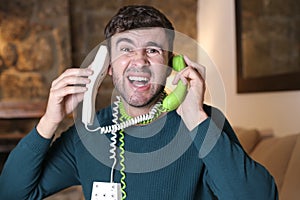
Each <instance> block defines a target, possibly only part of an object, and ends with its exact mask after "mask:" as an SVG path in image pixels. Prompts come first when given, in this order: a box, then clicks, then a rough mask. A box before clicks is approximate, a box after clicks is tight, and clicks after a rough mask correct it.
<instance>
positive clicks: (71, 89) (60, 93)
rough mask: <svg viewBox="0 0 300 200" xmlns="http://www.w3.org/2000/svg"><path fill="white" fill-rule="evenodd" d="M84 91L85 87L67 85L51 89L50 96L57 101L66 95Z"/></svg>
mask: <svg viewBox="0 0 300 200" xmlns="http://www.w3.org/2000/svg"><path fill="white" fill-rule="evenodd" d="M86 91H87V88H86V87H82V86H67V87H63V88H59V89H51V97H54V98H55V99H56V100H57V101H58V103H59V102H60V101H62V100H63V99H64V98H65V97H66V96H68V95H75V94H76V95H78V94H83V93H84V92H86Z"/></svg>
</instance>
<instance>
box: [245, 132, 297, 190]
mask: <svg viewBox="0 0 300 200" xmlns="http://www.w3.org/2000/svg"><path fill="white" fill-rule="evenodd" d="M296 140H297V135H289V136H285V137H271V138H266V139H263V140H261V141H260V142H259V144H258V145H257V146H256V147H255V149H254V150H253V152H251V154H250V156H251V157H252V158H253V159H254V160H256V161H257V162H259V163H261V164H262V165H263V166H265V167H266V168H267V169H268V170H269V172H270V173H271V174H272V175H273V176H274V178H275V180H276V184H277V187H278V190H279V191H280V189H281V187H282V185H283V180H284V177H285V174H286V171H287V168H288V165H289V161H290V158H291V155H292V152H293V149H294V146H295V143H296Z"/></svg>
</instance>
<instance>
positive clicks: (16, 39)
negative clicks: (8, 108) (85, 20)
mask: <svg viewBox="0 0 300 200" xmlns="http://www.w3.org/2000/svg"><path fill="white" fill-rule="evenodd" d="M0 5H1V7H0V72H1V74H0V99H1V101H2V102H3V101H19V100H21V101H31V102H32V101H40V100H45V99H46V98H47V94H48V91H47V90H48V89H49V83H50V82H51V81H52V79H53V78H54V77H56V76H57V74H58V73H60V72H61V71H62V70H63V68H65V67H66V66H70V65H71V57H70V53H71V52H70V38H69V37H70V34H69V33H70V32H69V15H68V13H69V12H68V11H69V9H68V1H67V0H55V1H45V0H43V1H35V0H26V1H21V0H10V1H5V0H0Z"/></svg>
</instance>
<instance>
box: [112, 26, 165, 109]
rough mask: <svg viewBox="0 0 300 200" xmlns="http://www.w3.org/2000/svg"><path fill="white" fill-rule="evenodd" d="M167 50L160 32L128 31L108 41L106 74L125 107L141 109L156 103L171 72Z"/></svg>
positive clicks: (146, 30)
mask: <svg viewBox="0 0 300 200" xmlns="http://www.w3.org/2000/svg"><path fill="white" fill-rule="evenodd" d="M168 48H169V44H168V39H167V36H166V33H165V31H164V29H163V28H151V29H136V30H130V31H126V32H122V33H118V34H116V35H114V36H113V37H112V38H111V61H112V63H111V68H110V69H109V74H110V75H112V78H113V83H114V85H115V87H116V89H117V91H118V92H119V93H120V94H121V96H122V98H123V99H124V100H125V102H126V103H128V104H129V105H131V106H134V107H143V106H147V105H151V103H153V101H154V100H156V99H157V95H159V93H160V92H161V91H162V90H163V88H164V86H165V82H166V77H167V76H168V74H169V72H170V69H169V68H168V67H167V64H168Z"/></svg>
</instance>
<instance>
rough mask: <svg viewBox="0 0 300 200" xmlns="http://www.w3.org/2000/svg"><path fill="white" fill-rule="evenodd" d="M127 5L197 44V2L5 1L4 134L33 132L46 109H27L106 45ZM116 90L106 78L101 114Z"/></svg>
mask: <svg viewBox="0 0 300 200" xmlns="http://www.w3.org/2000/svg"><path fill="white" fill-rule="evenodd" d="M128 4H146V5H152V6H155V7H157V8H158V9H159V10H161V11H162V12H164V13H165V14H166V15H167V16H168V17H169V19H170V20H171V21H172V22H173V23H174V26H175V28H176V30H177V31H179V32H182V33H184V34H186V35H187V36H189V37H191V38H194V39H196V38H197V25H196V13H197V1H196V0H177V1H172V0H166V1H159V0H154V1H142V0H139V1H134V0H115V1H105V0H52V1H46V0H26V1H23V0H9V1H7V0H0V118H2V119H3V117H4V118H7V119H6V120H2V119H0V127H1V128H0V133H2V132H14V131H15V130H17V131H19V130H20V131H21V132H24V131H25V132H26V131H27V130H28V129H30V128H31V127H32V124H34V123H35V122H36V119H38V116H39V115H41V114H42V112H41V111H43V110H41V109H43V108H41V107H40V106H35V104H34V105H33V106H28V105H31V103H32V102H46V99H47V96H48V93H49V88H50V84H51V82H52V80H53V79H54V78H55V77H57V76H58V75H59V74H60V73H61V72H62V71H63V70H64V69H65V68H67V67H71V66H73V67H80V65H81V63H82V62H83V60H84V58H85V57H86V56H87V55H88V53H89V52H90V51H91V50H92V49H93V48H94V47H96V46H97V45H98V44H99V43H100V42H102V41H103V40H104V34H103V30H104V27H105V25H106V23H107V22H108V20H109V19H110V18H111V17H112V16H113V15H114V14H115V13H116V12H117V11H118V10H119V8H120V7H122V6H124V5H128ZM182 46H184V44H182ZM192 51H194V50H192ZM112 90H113V87H112V83H111V80H110V78H106V79H105V81H104V83H103V84H102V85H101V95H100V96H99V97H98V98H97V105H98V108H101V107H104V106H106V105H108V104H109V103H110V101H111V93H112ZM11 102H16V104H12V105H11V104H10V103H11ZM5 103H8V104H5ZM16 105H17V106H16ZM24 105H27V107H28V108H29V111H28V116H27V117H26V112H25V114H23V115H21V118H20V117H19V116H20V115H15V116H14V115H13V114H12V113H14V112H15V111H16V110H19V111H21V110H22V109H24ZM8 107H9V109H10V108H15V109H13V111H12V112H10V115H6V113H8V112H5V109H8ZM34 109H37V110H38V111H39V112H33V110H34ZM3 113H4V114H3ZM30 113H31V114H32V113H35V114H33V115H30ZM11 114H12V115H11ZM10 116H11V117H10ZM16 117H17V119H15V118H16ZM35 117H36V119H35ZM27 118H30V119H28V120H27ZM14 124H17V126H14ZM26 127H28V128H26Z"/></svg>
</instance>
